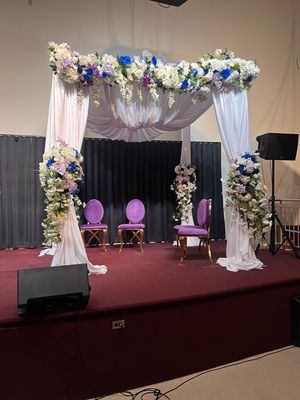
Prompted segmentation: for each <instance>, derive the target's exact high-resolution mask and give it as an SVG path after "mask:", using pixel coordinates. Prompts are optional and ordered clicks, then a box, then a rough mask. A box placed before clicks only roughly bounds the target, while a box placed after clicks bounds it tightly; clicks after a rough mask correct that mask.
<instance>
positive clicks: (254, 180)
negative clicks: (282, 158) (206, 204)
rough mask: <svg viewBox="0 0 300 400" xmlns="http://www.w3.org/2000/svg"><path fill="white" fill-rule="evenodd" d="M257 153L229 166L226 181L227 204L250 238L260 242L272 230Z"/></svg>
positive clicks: (239, 157) (238, 159)
mask: <svg viewBox="0 0 300 400" xmlns="http://www.w3.org/2000/svg"><path fill="white" fill-rule="evenodd" d="M257 158H258V155H257V154H249V153H245V154H244V155H243V156H238V157H236V159H235V160H234V162H233V163H232V164H231V166H230V169H229V174H228V179H227V183H226V186H227V189H226V195H227V203H228V204H229V205H231V206H232V207H233V208H234V209H235V210H237V211H238V212H239V213H240V215H241V218H242V221H243V222H244V223H246V224H247V225H248V231H249V234H250V236H255V237H256V238H257V239H258V240H259V241H263V240H264V237H263V235H264V234H265V233H266V232H267V231H268V230H269V229H270V227H271V224H272V222H271V215H270V213H268V199H267V194H266V193H267V188H266V186H265V185H263V184H262V182H261V175H260V172H259V167H260V163H259V162H258V159H257Z"/></svg>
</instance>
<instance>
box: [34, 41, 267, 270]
mask: <svg viewBox="0 0 300 400" xmlns="http://www.w3.org/2000/svg"><path fill="white" fill-rule="evenodd" d="M49 56H50V66H51V68H52V70H53V78H52V88H51V97H50V106H49V115H48V125H47V135H46V144H45V153H44V156H43V162H42V163H41V167H40V174H41V183H42V186H43V187H44V189H45V193H46V203H47V208H46V211H47V218H46V220H45V222H44V234H45V238H46V241H45V243H46V244H47V245H48V246H52V249H53V252H54V256H53V260H52V264H51V265H52V266H58V265H66V264H77V263H83V262H86V263H87V265H88V269H89V271H90V273H96V274H97V273H105V272H106V267H105V266H93V265H92V264H91V263H90V262H89V260H88V258H87V255H86V251H85V248H84V244H83V241H82V238H81V235H80V231H79V227H78V219H77V216H76V207H77V206H78V205H80V202H79V200H78V196H77V194H78V187H77V182H78V181H80V179H81V177H82V174H83V172H82V170H81V166H80V160H81V155H80V148H81V144H82V140H83V137H84V133H85V129H86V128H88V129H89V130H91V131H93V132H98V133H100V134H101V135H102V136H104V137H106V138H109V139H121V140H125V141H138V142H142V141H146V140H152V139H155V138H157V137H159V136H160V135H161V134H163V133H165V132H168V131H174V130H181V131H182V143H183V145H182V153H181V160H180V165H185V166H188V165H189V164H190V162H191V160H190V126H191V124H192V123H193V122H194V121H196V119H198V118H199V117H200V116H201V115H202V114H203V113H205V111H207V110H208V109H209V108H210V107H211V106H212V105H214V109H215V113H216V117H217V122H218V127H219V131H220V135H221V141H222V144H223V146H224V150H225V154H226V157H227V159H228V161H229V163H230V164H231V169H230V172H229V179H228V185H229V186H228V191H227V193H228V195H229V201H230V196H231V206H232V209H233V212H232V214H231V215H232V216H231V221H230V229H229V232H228V238H227V239H228V240H227V249H226V258H220V259H219V260H218V261H217V262H218V264H219V265H221V266H223V267H225V268H226V269H227V270H229V271H238V270H251V269H260V268H262V266H263V264H262V262H261V261H260V260H258V259H257V258H256V255H255V252H254V249H253V246H252V243H251V237H253V236H254V237H255V238H256V239H257V240H261V238H262V236H263V233H265V232H266V231H267V230H268V229H269V227H270V220H269V215H268V212H267V208H266V205H267V199H266V188H265V187H264V185H263V184H262V182H261V176H260V173H259V166H260V164H259V160H258V158H257V155H255V154H251V153H250V141H249V117H248V100H247V90H248V89H249V88H250V87H251V85H252V83H253V81H254V80H255V78H257V76H258V75H259V72H260V70H259V68H258V66H257V65H256V64H255V62H253V61H247V60H244V59H241V58H238V57H236V56H235V55H234V53H233V52H232V51H229V50H227V49H224V50H222V49H217V50H216V51H215V52H214V53H212V54H206V55H204V56H203V57H201V58H200V59H199V60H198V61H197V62H191V63H190V62H187V61H184V60H183V61H180V62H177V63H175V64H173V63H172V64H171V63H167V62H166V61H165V60H164V59H160V58H157V57H155V56H154V55H153V54H151V53H150V52H148V51H144V52H143V54H142V55H141V56H135V57H130V56H128V55H121V56H118V57H114V56H112V55H108V54H104V55H102V56H99V54H98V53H95V54H88V55H86V56H83V55H80V54H79V53H78V52H77V51H74V50H72V48H71V47H70V46H69V45H68V44H67V43H61V44H56V43H54V42H50V43H49ZM231 177H233V180H230V179H231ZM55 184H57V185H58V188H57V189H58V190H56V189H55ZM61 185H62V186H61ZM230 185H231V186H230ZM233 199H238V201H233ZM187 218H188V219H189V221H191V218H192V217H191V209H189V210H188V215H185V216H184V219H185V220H186V219H187ZM253 221H254V222H255V226H253ZM182 222H183V221H182Z"/></svg>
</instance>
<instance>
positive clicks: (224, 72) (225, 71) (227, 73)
mask: <svg viewBox="0 0 300 400" xmlns="http://www.w3.org/2000/svg"><path fill="white" fill-rule="evenodd" d="M220 75H221V77H222V78H223V79H227V78H228V77H229V76H230V75H231V70H230V68H226V69H223V70H222V71H220Z"/></svg>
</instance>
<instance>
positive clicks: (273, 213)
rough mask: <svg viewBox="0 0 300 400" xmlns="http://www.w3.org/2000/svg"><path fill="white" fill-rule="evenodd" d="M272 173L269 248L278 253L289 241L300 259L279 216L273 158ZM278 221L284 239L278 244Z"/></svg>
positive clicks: (273, 161)
mask: <svg viewBox="0 0 300 400" xmlns="http://www.w3.org/2000/svg"><path fill="white" fill-rule="evenodd" d="M271 173H272V196H271V198H270V202H271V221H272V226H271V232H270V243H269V250H270V252H271V253H272V254H276V253H277V252H278V251H279V249H280V248H281V246H282V245H283V243H284V242H285V241H288V243H289V245H290V246H291V249H292V250H293V252H294V254H295V256H296V257H297V258H298V259H300V256H299V254H298V252H297V249H296V247H295V246H294V243H293V242H292V240H291V238H290V236H289V234H288V232H287V231H286V229H285V227H284V225H283V224H282V222H281V221H280V219H279V216H278V214H277V211H276V208H275V160H272V165H271ZM276 221H277V223H278V225H279V227H280V229H281V231H282V236H283V240H282V242H281V243H280V244H279V245H278V246H276V240H275V222H276Z"/></svg>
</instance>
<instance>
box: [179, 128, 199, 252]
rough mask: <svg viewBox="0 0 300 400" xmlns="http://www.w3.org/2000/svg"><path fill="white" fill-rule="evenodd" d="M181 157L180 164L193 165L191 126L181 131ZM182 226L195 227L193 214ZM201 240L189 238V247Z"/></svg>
mask: <svg viewBox="0 0 300 400" xmlns="http://www.w3.org/2000/svg"><path fill="white" fill-rule="evenodd" d="M181 140H182V144H181V156H180V164H191V162H192V158H191V126H190V125H189V126H187V127H185V128H183V129H181ZM181 225H194V219H193V212H192V210H190V211H189V213H188V216H187V218H185V219H182V220H181ZM198 245H199V239H198V238H196V237H188V238H187V246H198Z"/></svg>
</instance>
